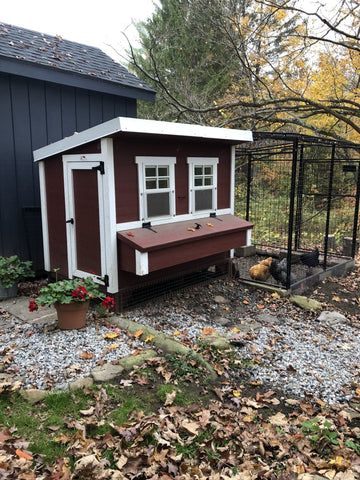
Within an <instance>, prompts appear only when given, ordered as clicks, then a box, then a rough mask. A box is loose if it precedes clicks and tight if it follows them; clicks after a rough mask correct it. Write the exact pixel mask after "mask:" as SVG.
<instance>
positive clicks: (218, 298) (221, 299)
mask: <svg viewBox="0 0 360 480" xmlns="http://www.w3.org/2000/svg"><path fill="white" fill-rule="evenodd" d="M214 302H215V303H229V302H230V300H228V299H227V298H224V297H222V296H221V295H216V297H215V298H214Z"/></svg>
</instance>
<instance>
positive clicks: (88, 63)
mask: <svg viewBox="0 0 360 480" xmlns="http://www.w3.org/2000/svg"><path fill="white" fill-rule="evenodd" d="M0 71H2V72H5V73H12V74H15V75H21V76H25V77H30V78H36V79H38V80H44V81H50V82H54V83H61V84H63V85H70V86H74V87H78V88H85V89H88V90H96V91H100V92H103V93H110V94H114V95H121V96H124V97H130V98H137V99H142V100H150V101H154V100H155V90H153V89H152V88H151V87H149V86H148V85H147V84H146V83H145V82H143V81H141V80H140V79H139V78H137V77H136V76H135V75H133V74H132V73H130V72H129V71H128V70H127V69H126V68H125V67H123V66H122V65H120V64H119V63H117V62H115V60H113V59H112V58H111V57H109V56H108V55H106V53H104V52H103V51H102V50H101V49H100V48H97V47H92V46H89V45H84V44H81V43H77V42H72V41H69V40H65V39H63V38H62V37H60V36H59V35H57V36H55V37H54V36H51V35H47V34H44V33H40V32H36V31H33V30H28V29H26V28H22V27H16V26H14V25H9V24H5V23H1V22H0Z"/></svg>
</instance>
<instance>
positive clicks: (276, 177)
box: [235, 132, 360, 287]
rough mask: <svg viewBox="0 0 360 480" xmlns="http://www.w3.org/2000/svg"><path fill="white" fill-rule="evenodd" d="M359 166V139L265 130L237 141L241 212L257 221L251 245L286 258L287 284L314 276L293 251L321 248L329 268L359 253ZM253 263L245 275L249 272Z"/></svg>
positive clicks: (237, 196)
mask: <svg viewBox="0 0 360 480" xmlns="http://www.w3.org/2000/svg"><path fill="white" fill-rule="evenodd" d="M359 171H360V145H357V144H352V143H347V142H339V141H335V140H328V139H324V138H317V137H312V136H308V135H298V134H274V133H264V132H261V133H260V132H259V133H254V142H253V144H251V145H250V146H245V147H242V148H238V150H237V158H236V181H235V185H236V187H235V211H236V214H237V215H238V216H240V217H243V218H246V220H248V221H250V222H252V223H254V228H253V231H252V243H253V245H255V246H256V247H257V248H262V249H264V251H265V252H266V251H267V252H268V253H269V255H275V257H276V260H275V261H276V262H277V263H279V261H280V259H281V257H284V256H285V257H286V258H287V260H288V263H289V264H290V266H289V267H288V266H286V272H287V275H286V276H287V281H286V286H287V287H290V285H291V284H294V283H296V282H295V278H296V281H299V280H298V279H302V278H308V277H309V276H310V275H309V270H306V266H305V271H304V265H302V267H301V268H300V270H299V267H296V266H295V265H301V263H299V262H296V260H294V258H293V257H294V254H298V257H299V256H300V255H301V254H302V253H304V252H311V251H313V249H314V248H317V249H318V250H319V257H320V258H321V262H320V261H319V265H317V266H316V267H317V268H319V269H320V270H321V271H324V270H327V269H329V268H332V267H334V266H336V265H337V264H339V263H341V262H342V261H343V262H346V259H345V258H344V257H350V258H353V257H354V256H355V254H356V253H357V250H358V247H359V242H358V233H359V232H358V228H359V227H358V215H359V195H360V176H359ZM284 252H285V253H284ZM339 258H340V259H342V260H339ZM249 261H250V260H245V261H244V262H243V263H244V264H246V263H248V262H249ZM256 261H257V259H256V258H255V259H253V263H254V264H256ZM249 268H250V267H249ZM249 268H247V267H246V268H240V269H239V270H238V272H239V276H241V277H243V276H244V278H247V277H249V273H248V274H247V275H245V271H246V270H249ZM296 270H298V271H297V272H296ZM310 273H311V274H313V273H314V270H312V271H311V272H310ZM315 273H316V272H315ZM270 278H271V276H270ZM265 281H266V282H269V281H271V280H265ZM273 281H274V279H273ZM275 283H276V282H275Z"/></svg>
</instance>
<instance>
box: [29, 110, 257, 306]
mask: <svg viewBox="0 0 360 480" xmlns="http://www.w3.org/2000/svg"><path fill="white" fill-rule="evenodd" d="M251 141H252V133H251V132H250V131H246V130H230V129H223V128H214V127H204V126H200V125H186V124H178V123H170V122H158V121H152V120H142V119H133V118H128V117H126V118H125V117H118V118H115V119H113V120H110V121H108V122H105V123H103V124H100V125H97V126H96V127H92V128H90V129H88V130H84V131H83V132H80V133H79V134H74V135H73V136H71V137H68V138H64V139H63V140H60V141H58V142H55V143H52V144H50V145H48V146H46V147H43V148H40V149H38V150H36V151H35V152H34V160H35V162H36V163H37V164H38V165H39V172H40V192H41V214H42V230H43V244H44V264H45V270H46V271H47V272H49V273H51V272H53V271H54V269H56V270H57V272H58V275H62V276H63V277H67V278H73V277H89V276H90V277H92V278H93V279H94V280H95V281H96V282H98V283H99V284H102V285H103V287H104V289H106V291H107V292H108V293H110V294H112V295H113V296H114V297H115V299H116V305H117V309H118V310H122V309H123V308H125V307H128V306H132V305H134V304H137V303H139V302H141V301H144V300H147V299H149V298H153V297H155V296H158V295H160V294H162V293H164V292H166V291H168V290H170V291H171V289H175V288H178V287H183V286H186V285H187V284H190V283H191V282H193V281H194V279H195V278H196V279H198V280H200V279H206V278H208V277H209V276H216V275H220V274H225V273H227V272H228V271H229V269H230V266H231V259H232V258H233V256H234V251H235V249H236V248H239V247H242V246H249V245H250V244H251V229H252V227H253V225H252V223H251V222H249V221H247V220H245V219H241V218H239V217H237V216H235V215H234V186H235V146H236V145H239V144H242V143H245V142H251Z"/></svg>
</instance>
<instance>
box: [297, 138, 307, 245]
mask: <svg viewBox="0 0 360 480" xmlns="http://www.w3.org/2000/svg"><path fill="white" fill-rule="evenodd" d="M304 171H305V169H304V145H303V144H301V145H300V158H299V177H298V187H297V203H296V214H295V250H299V246H300V238H301V220H302V209H303V195H304Z"/></svg>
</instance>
